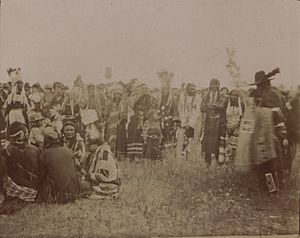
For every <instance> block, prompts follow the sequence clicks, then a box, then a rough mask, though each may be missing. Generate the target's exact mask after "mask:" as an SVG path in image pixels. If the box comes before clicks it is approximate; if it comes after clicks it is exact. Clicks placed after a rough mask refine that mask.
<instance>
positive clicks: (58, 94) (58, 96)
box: [51, 82, 64, 110]
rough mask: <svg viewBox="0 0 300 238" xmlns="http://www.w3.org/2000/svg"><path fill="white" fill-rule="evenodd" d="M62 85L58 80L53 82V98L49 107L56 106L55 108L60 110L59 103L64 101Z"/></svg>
mask: <svg viewBox="0 0 300 238" xmlns="http://www.w3.org/2000/svg"><path fill="white" fill-rule="evenodd" d="M63 87H64V85H63V84H62V83H60V82H55V83H54V84H53V90H54V98H53V100H52V102H51V108H56V109H58V110H60V108H61V105H62V103H63V101H64V92H63Z"/></svg>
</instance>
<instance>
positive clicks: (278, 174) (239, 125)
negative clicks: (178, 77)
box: [0, 68, 300, 214]
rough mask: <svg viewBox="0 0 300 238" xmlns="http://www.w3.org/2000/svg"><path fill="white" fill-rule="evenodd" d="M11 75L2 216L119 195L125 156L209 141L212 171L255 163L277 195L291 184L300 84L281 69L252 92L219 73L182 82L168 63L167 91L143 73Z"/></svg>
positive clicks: (3, 126)
mask: <svg viewBox="0 0 300 238" xmlns="http://www.w3.org/2000/svg"><path fill="white" fill-rule="evenodd" d="M7 73H8V76H9V80H7V82H1V83H0V109H1V113H0V130H1V135H0V136H1V151H0V193H2V194H3V196H4V201H3V202H2V203H1V204H0V214H11V213H13V212H15V211H17V210H19V209H20V208H22V207H23V206H25V205H26V204H28V203H31V202H46V203H59V204H64V203H68V202H71V201H74V200H75V199H78V198H80V197H86V198H95V199H104V198H117V197H118V196H119V190H120V186H121V178H120V171H119V168H118V162H119V161H124V162H128V163H135V162H139V161H142V160H145V159H146V160H155V161H160V160H164V159H165V158H166V156H165V154H166V153H167V152H168V151H172V150H174V149H175V148H178V146H179V148H180V153H181V154H180V158H181V159H183V160H187V161H188V160H189V159H190V158H191V156H192V155H193V154H194V153H195V151H196V150H197V149H198V146H197V145H199V144H200V145H202V146H201V150H202V151H201V152H202V153H203V156H202V157H201V156H200V157H199V158H197V159H199V160H201V159H203V161H204V164H205V165H206V167H207V169H210V168H211V164H212V163H216V164H217V165H220V166H226V165H228V164H235V165H236V166H244V167H254V168H255V171H256V172H257V174H258V176H261V180H260V181H261V182H262V186H265V187H266V189H269V191H270V192H278V191H279V190H281V189H284V187H285V185H286V183H287V182H288V178H289V175H290V172H291V170H292V165H293V159H294V158H295V153H296V144H297V140H299V127H300V123H299V119H300V118H299V111H300V110H299V108H300V88H299V87H298V88H297V89H294V90H293V91H292V90H279V89H277V88H276V87H274V86H272V85H271V80H272V79H273V78H274V76H275V75H276V74H277V73H279V69H275V70H273V71H272V72H270V73H268V74H267V73H265V72H264V71H259V72H257V73H256V74H255V77H254V79H255V80H254V83H253V84H252V85H253V86H252V87H249V88H248V90H245V89H241V88H232V89H228V88H226V87H221V84H220V81H219V80H218V79H212V80H211V81H210V84H209V86H208V87H207V85H203V87H202V88H199V87H198V86H197V85H195V84H194V83H183V84H182V86H181V87H180V88H175V87H173V86H172V81H173V78H174V73H172V72H169V71H168V70H160V71H159V72H158V80H159V82H160V86H161V87H160V88H159V87H157V88H150V87H148V86H147V85H146V84H145V83H143V82H140V81H139V80H138V79H132V80H130V81H129V82H128V83H126V84H125V83H123V82H109V83H100V84H98V85H94V84H85V83H84V80H83V79H82V77H81V76H80V75H79V76H77V77H76V79H75V80H74V82H73V85H72V86H71V87H68V86H67V85H64V84H63V83H61V82H54V83H53V84H47V85H43V86H42V85H40V83H38V82H37V83H35V84H33V85H30V84H29V83H28V82H24V81H23V78H22V72H21V69H20V68H13V69H11V68H10V69H9V70H8V71H7ZM200 83H201V82H200ZM180 136H182V144H180V143H179V137H180Z"/></svg>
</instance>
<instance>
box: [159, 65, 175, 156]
mask: <svg viewBox="0 0 300 238" xmlns="http://www.w3.org/2000/svg"><path fill="white" fill-rule="evenodd" d="M158 75H159V79H160V82H161V90H160V93H159V95H158V100H157V105H156V109H158V113H159V121H160V128H161V131H162V135H163V137H162V147H163V149H164V150H168V149H171V147H174V144H175V140H174V138H175V130H174V122H176V121H178V120H179V113H178V105H176V102H175V100H174V98H173V97H172V93H171V84H172V80H173V77H174V73H169V72H168V71H166V70H161V71H159V72H158Z"/></svg>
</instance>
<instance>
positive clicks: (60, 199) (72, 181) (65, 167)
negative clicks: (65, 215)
mask: <svg viewBox="0 0 300 238" xmlns="http://www.w3.org/2000/svg"><path fill="white" fill-rule="evenodd" d="M44 142H45V151H43V152H42V153H41V155H40V176H39V177H40V195H41V200H42V201H44V202H47V203H58V204H65V203H68V202H72V201H74V200H75V199H76V198H77V197H78V194H79V180H78V178H77V174H76V168H75V165H74V160H73V154H74V153H73V151H72V150H71V149H69V148H66V147H63V146H62V145H61V143H60V141H59V137H58V133H57V132H56V131H55V130H54V129H53V128H52V127H47V128H46V130H45V140H44Z"/></svg>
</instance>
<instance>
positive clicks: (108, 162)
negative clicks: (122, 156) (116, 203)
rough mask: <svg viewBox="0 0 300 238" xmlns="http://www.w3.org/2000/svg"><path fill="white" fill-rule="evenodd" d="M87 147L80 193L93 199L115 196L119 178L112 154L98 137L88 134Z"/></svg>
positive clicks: (119, 183)
mask: <svg viewBox="0 0 300 238" xmlns="http://www.w3.org/2000/svg"><path fill="white" fill-rule="evenodd" d="M87 148H88V153H87V156H86V158H85V162H84V168H85V172H86V173H85V175H84V176H83V179H82V180H81V193H83V194H88V195H89V197H90V198H95V199H102V198H117V197H118V196H119V188H120V185H121V180H120V177H119V173H120V172H119V169H118V165H117V161H116V159H115V156H114V154H113V153H112V151H111V150H110V148H109V146H108V144H107V143H103V141H102V140H101V139H100V138H99V137H92V136H88V139H87Z"/></svg>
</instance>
